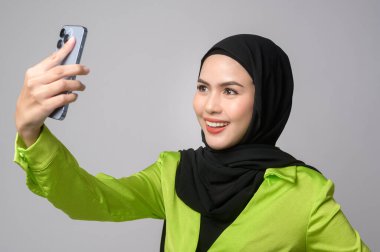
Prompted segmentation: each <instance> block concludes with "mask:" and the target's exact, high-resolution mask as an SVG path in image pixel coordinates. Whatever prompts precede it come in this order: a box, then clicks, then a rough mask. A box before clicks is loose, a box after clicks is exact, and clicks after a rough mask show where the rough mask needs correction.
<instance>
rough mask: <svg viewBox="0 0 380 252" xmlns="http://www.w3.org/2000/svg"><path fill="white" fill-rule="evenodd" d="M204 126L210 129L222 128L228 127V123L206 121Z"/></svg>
mask: <svg viewBox="0 0 380 252" xmlns="http://www.w3.org/2000/svg"><path fill="white" fill-rule="evenodd" d="M206 124H207V125H208V126H210V127H224V126H227V125H228V122H209V121H206Z"/></svg>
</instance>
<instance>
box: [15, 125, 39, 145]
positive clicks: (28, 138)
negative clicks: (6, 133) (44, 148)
mask: <svg viewBox="0 0 380 252" xmlns="http://www.w3.org/2000/svg"><path fill="white" fill-rule="evenodd" d="M41 130H42V127H39V128H20V129H18V130H17V132H18V134H19V136H20V137H21V139H22V140H23V141H24V143H25V145H26V147H27V148H28V147H29V146H31V145H32V144H34V143H35V142H36V141H37V139H38V137H39V136H40V133H41Z"/></svg>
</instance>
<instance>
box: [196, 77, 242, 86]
mask: <svg viewBox="0 0 380 252" xmlns="http://www.w3.org/2000/svg"><path fill="white" fill-rule="evenodd" d="M198 82H199V83H202V84H205V85H207V86H211V85H210V83H208V82H207V81H205V80H202V79H201V78H198ZM219 85H220V86H222V87H225V86H233V85H235V86H239V87H242V88H244V86H243V85H242V84H240V83H239V82H236V81H227V82H223V83H220V84H219Z"/></svg>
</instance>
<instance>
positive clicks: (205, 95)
mask: <svg viewBox="0 0 380 252" xmlns="http://www.w3.org/2000/svg"><path fill="white" fill-rule="evenodd" d="M254 92H255V89H254V85H253V81H252V78H251V77H250V75H249V74H248V72H247V71H246V70H245V69H244V68H243V67H242V66H241V65H240V64H239V63H238V62H237V61H235V60H234V59H232V58H230V57H228V56H225V55H221V54H214V55H211V56H209V57H207V58H206V60H205V61H204V63H203V65H202V69H201V72H200V75H199V79H198V83H197V91H196V93H195V96H194V100H193V107H194V111H195V114H196V116H197V118H198V121H199V124H200V126H201V128H202V130H203V132H204V134H205V138H206V142H207V144H208V145H209V146H210V147H211V148H212V149H215V150H222V149H226V148H229V147H232V146H234V145H236V144H237V143H239V142H240V140H241V139H242V138H243V137H244V135H245V133H246V131H247V129H248V126H249V123H250V121H251V119H252V114H253V104H254Z"/></svg>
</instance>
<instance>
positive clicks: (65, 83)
mask: <svg viewBox="0 0 380 252" xmlns="http://www.w3.org/2000/svg"><path fill="white" fill-rule="evenodd" d="M44 89H45V90H44V91H43V93H42V94H41V96H42V97H41V98H50V97H53V96H56V95H59V94H61V93H63V92H65V91H84V90H85V89H86V86H85V85H83V83H81V82H80V81H78V80H65V79H61V80H58V81H55V82H53V83H51V84H50V85H46V86H44Z"/></svg>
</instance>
